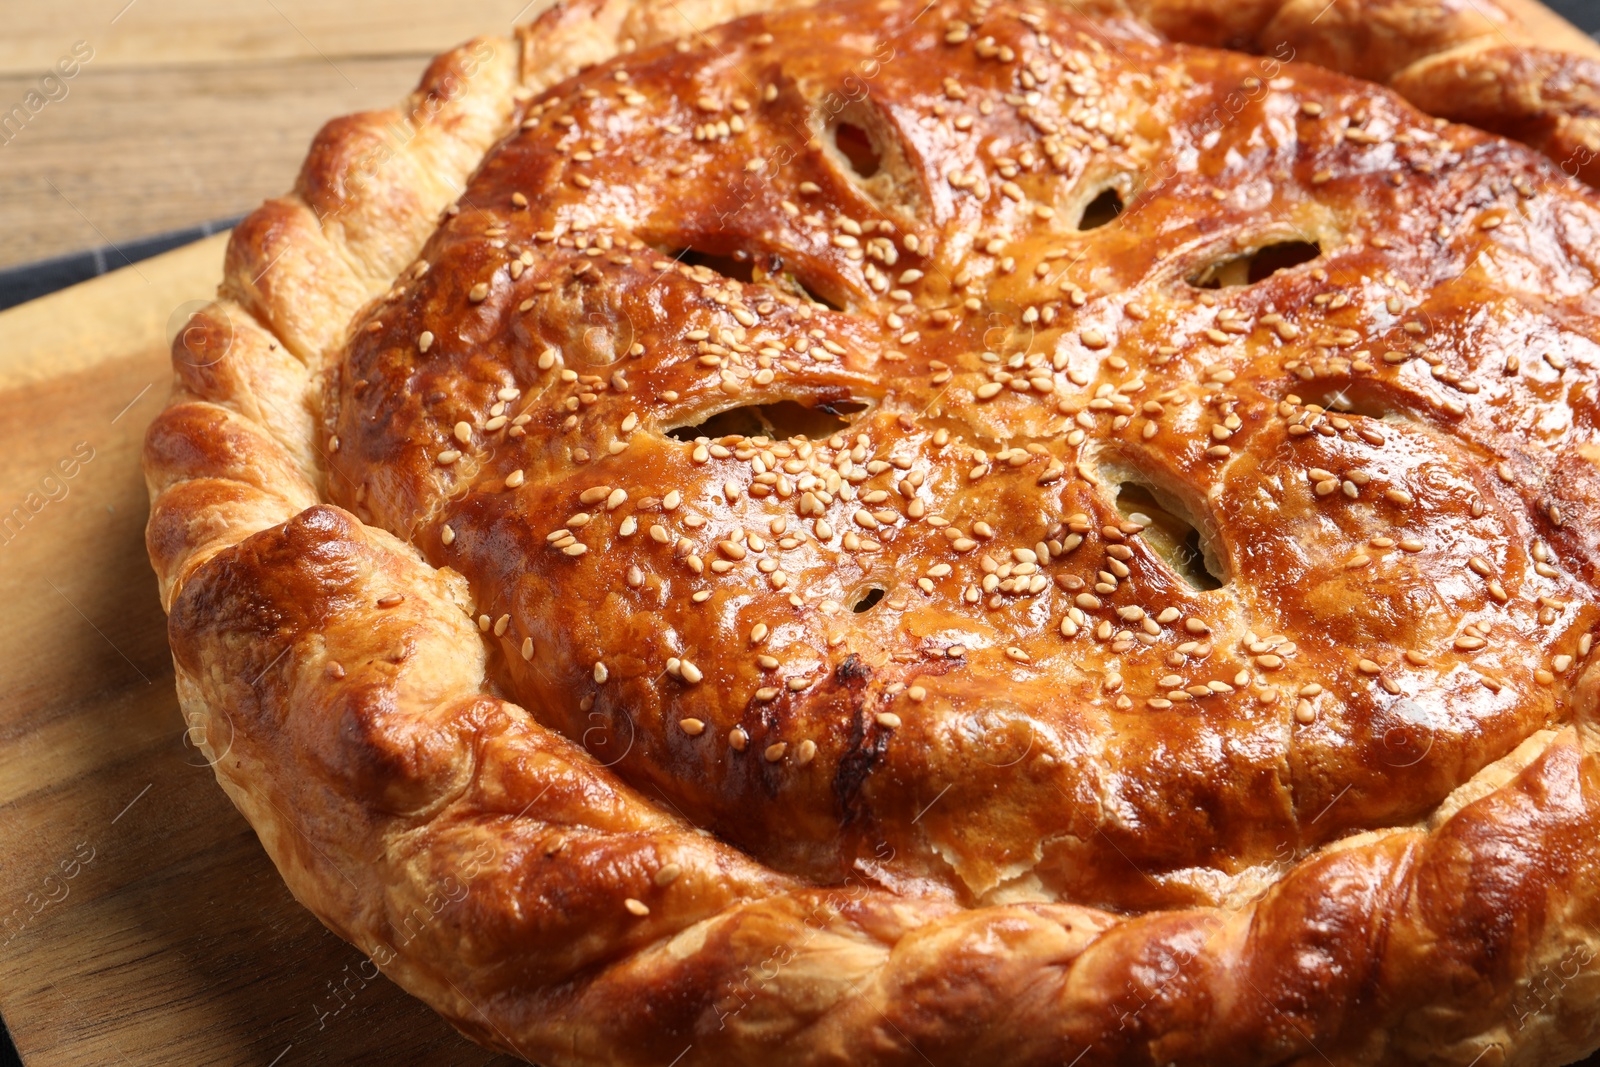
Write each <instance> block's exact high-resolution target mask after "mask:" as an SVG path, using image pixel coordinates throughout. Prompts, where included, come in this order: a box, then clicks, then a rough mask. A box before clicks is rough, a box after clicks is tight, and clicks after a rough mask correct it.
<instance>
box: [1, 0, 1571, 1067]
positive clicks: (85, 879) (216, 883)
mask: <svg viewBox="0 0 1600 1067" xmlns="http://www.w3.org/2000/svg"><path fill="white" fill-rule="evenodd" d="M539 2H542V0H536V3H539ZM521 6H522V3H521V0H505V2H501V0H479V2H477V3H474V4H471V5H451V4H443V5H441V4H435V3H412V2H409V0H384V2H382V3H379V2H378V0H341V2H340V3H339V4H337V5H334V4H330V3H326V2H325V0H250V2H248V3H247V2H243V0H240V2H231V3H218V2H216V0H133V3H132V4H129V3H128V0H92V2H90V0H86V2H80V3H77V4H74V5H72V7H71V8H70V9H68V8H65V7H63V6H62V5H59V4H23V3H20V2H9V3H6V4H5V5H4V7H3V8H0V16H4V18H3V20H0V25H4V26H5V31H4V33H3V35H0V112H4V111H6V110H8V109H9V107H10V104H11V103H12V102H15V101H17V100H20V99H22V97H23V96H24V94H25V93H26V92H27V91H28V90H29V88H30V87H31V86H33V85H35V84H36V83H37V80H38V72H39V71H41V70H42V69H43V68H44V67H46V66H48V65H50V64H53V63H54V62H55V61H56V60H57V59H58V58H59V57H61V56H64V55H69V54H70V53H71V50H72V47H73V45H74V43H75V42H77V41H80V40H81V41H85V42H88V43H89V45H90V47H92V48H93V50H94V57H93V59H91V60H90V61H89V62H88V63H87V65H84V66H83V67H82V69H81V70H80V72H79V73H78V75H77V76H76V77H75V78H73V79H72V80H71V82H70V83H68V93H67V96H66V97H65V98H64V99H61V100H59V101H54V102H51V103H50V104H48V105H47V106H45V107H44V108H43V109H42V110H41V111H40V112H39V114H38V115H36V116H34V117H33V119H32V120H31V121H30V122H29V124H28V125H27V126H26V128H24V129H23V131H22V132H21V133H20V134H19V135H18V136H16V137H15V138H13V139H12V140H11V142H10V143H7V144H4V145H0V266H3V265H7V264H12V263H17V262H23V261H27V260H31V259H36V258H39V257H43V256H47V255H51V254H55V253H59V252H65V251H71V250H74V249H78V248H82V247H87V246H92V245H95V244H98V243H101V242H102V241H111V242H115V241H119V240H123V239H126V238H129V237H133V236H138V235H143V234H146V233H150V232H153V231H157V230H161V229H167V228H172V227H177V226H184V225H190V224H193V223H196V222H199V221H201V220H204V219H208V218H215V217H219V216H227V215H232V214H238V213H242V212H244V211H246V210H248V209H249V208H250V207H252V206H254V204H255V203H256V202H257V201H259V200H260V199H261V198H263V197H265V196H268V195H272V194H274V193H277V192H279V191H281V190H282V189H284V188H287V187H288V185H289V184H290V182H291V181H292V179H293V176H294V173H295V170H296V168H297V167H298V166H299V161H300V159H301V156H302V154H303V152H304V149H305V145H306V143H307V141H308V140H309V138H310V136H311V134H312V133H313V131H314V130H315V129H316V127H317V126H318V125H319V124H320V123H321V122H322V121H323V120H325V119H326V118H328V117H330V116H332V115H336V114H340V113H342V112H345V111H350V110H354V109H357V108H362V107H374V106H383V105H386V104H388V103H390V102H392V101H393V100H394V99H395V98H397V97H398V96H399V95H400V94H401V93H402V92H404V91H405V90H406V89H407V88H409V87H410V85H411V84H412V82H413V81H414V79H415V78H416V76H417V75H418V73H419V72H420V70H421V68H422V66H423V64H424V62H425V61H426V58H427V57H428V56H431V55H432V54H433V53H434V52H436V51H438V50H439V49H440V48H441V47H442V46H444V45H445V44H447V43H450V42H453V41H456V40H459V39H463V38H466V37H469V36H471V35H472V34H474V33H477V32H501V31H504V30H505V29H506V28H508V27H509V26H510V25H511V22H512V20H513V18H515V17H516V16H517V13H518V10H519V8H521ZM523 17H524V18H526V17H527V16H526V15H524V16H523ZM224 240H225V238H223V237H217V238H213V239H210V240H207V241H204V242H201V243H199V244H197V245H193V246H190V247H188V248H185V249H182V250H180V251H177V252H173V253H169V254H168V255H165V256H162V257H159V258H157V259H153V260H148V261H145V262H143V263H140V264H138V266H137V267H135V268H128V269H124V270H122V271H119V272H117V273H114V274H111V275H108V276H106V277H103V278H100V279H97V280H95V281H93V282H89V283H87V284H86V285H83V286H79V287H77V288H75V289H72V290H69V291H67V292H64V293H61V294H58V295H56V296H52V297H48V298H46V299H44V300H41V301H36V302H35V303H32V304H29V305H25V306H23V307H20V308H16V309H14V310H12V311H9V312H5V313H0V443H3V449H4V454H5V457H6V458H5V462H4V463H0V604H3V605H4V606H5V610H4V611H3V612H0V650H3V656H0V1013H3V1014H4V1016H5V1019H6V1021H7V1023H8V1024H9V1025H10V1027H11V1029H12V1034H13V1037H14V1039H15V1041H16V1043H17V1045H18V1047H19V1050H20V1051H21V1053H22V1055H23V1057H24V1058H25V1060H26V1061H27V1063H28V1065H29V1067H48V1065H55V1064H72V1065H88V1064H93V1065H100V1064H124V1065H129V1067H135V1065H137V1067H143V1065H146V1064H169V1063H181V1064H211V1063H216V1064H230V1065H231V1064H263V1065H272V1067H280V1065H281V1067H289V1065H292V1064H296V1063H303V1064H311V1063H390V1062H401V1063H418V1064H435V1063H437V1064H446V1063H448V1064H488V1063H509V1062H510V1061H508V1060H504V1059H503V1058H499V1057H495V1056H493V1055H491V1054H489V1053H487V1052H484V1051H483V1050H481V1049H479V1048H477V1047H476V1046H475V1045H472V1044H470V1043H469V1042H467V1041H465V1040H464V1039H462V1038H460V1037H459V1036H457V1035H456V1034H455V1033H454V1032H453V1031H451V1030H450V1029H449V1028H448V1027H447V1026H446V1025H445V1024H444V1023H443V1022H441V1021H440V1020H439V1019H438V1018H437V1017H436V1016H434V1015H433V1014H432V1012H430V1011H429V1010H428V1009H426V1008H424V1007H423V1006H422V1005H421V1004H420V1003H418V1002H416V1001H413V1000H411V999H410V998H408V997H406V996H405V995H404V994H402V993H401V992H400V991H399V990H398V989H397V988H396V987H394V986H392V985H390V984H389V983H387V982H386V981H382V980H380V981H378V982H376V983H371V984H365V985H363V984H362V983H361V981H360V979H359V977H355V975H356V972H357V968H358V966H359V964H360V963H361V956H360V955H359V954H358V953H357V952H356V951H355V950H354V949H353V948H350V947H349V946H348V945H346V944H344V943H343V942H342V941H340V940H339V939H337V938H336V937H334V936H333V935H332V934H330V933H328V932H327V931H326V930H324V929H323V928H322V927H321V926H320V925H319V924H318V923H317V922H316V921H315V920H314V919H313V918H312V917H311V915H310V914H309V913H308V912H306V911H305V910H304V909H302V908H301V907H300V906H299V905H298V904H296V903H295V902H294V900H293V899H292V898H291V897H290V896H289V894H288V892H287V891H286V890H285V889H284V887H283V885H282V883H281V881H280V880H279V878H278V876H277V873H276V872H275V871H274V870H273V868H272V865H271V864H270V863H269V862H268V860H267V859H266V856H265V855H264V854H263V852H262V851H261V848H260V846H259V845H258V844H257V842H256V839H255V835H254V834H253V833H252V832H251V830H250V828H249V826H248V825H246V823H245V822H244V820H243V819H242V818H241V817H240V816H239V815H238V814H237V813H236V812H235V811H234V809H233V806H232V805H231V804H230V803H229V802H228V800H227V799H226V798H225V797H224V795H223V794H222V792H221V790H219V789H218V788H217V787H216V785H215V783H214V781H213V779H212V776H211V772H210V770H209V769H208V768H207V767H206V766H205V765H204V762H203V760H202V759H201V758H200V757H199V755H198V753H197V752H196V751H195V750H194V749H193V748H192V747H190V746H188V745H187V744H186V743H185V738H184V734H183V728H182V725H181V719H180V716H179V714H178V709H177V703H176V700H175V698H174V695H173V684H172V667H171V661H170V657H169V654H168V651H167V644H166V636H165V635H166V631H165V619H164V617H163V615H162V613H161V609H160V606H159V604H158V603H157V601H156V593H155V579H154V577H153V576H152V574H151V572H150V568H149V565H148V563H147V561H146V558H145V552H144V546H143V540H142V534H143V528H144V522H145V516H146V508H147V502H146V496H145V490H144V483H143V480H142V477H141V475H140V471H139V448H140V442H141V439H142V436H143V433H144V428H145V426H146V425H147V424H148V422H149V420H150V418H151V417H152V416H153V415H154V413H155V412H156V411H157V410H158V407H159V405H160V404H161V402H162V401H163V399H164V397H165V395H166V392H167V389H168V382H169V372H168V367H167V353H166V347H167V337H168V336H169V333H170V331H171V329H173V328H175V325H176V323H177V322H179V321H181V320H182V318H184V317H185V316H184V312H185V309H187V308H189V307H191V306H193V303H194V302H197V301H202V300H204V299H206V298H207V297H208V296H209V295H210V293H211V292H212V291H213V288H214V286H215V281H216V279H217V277H218V276H219V273H220V260H221V253H222V246H223V241H224ZM68 471H70V475H68V474H67V473H65V472H68ZM19 507H20V508H21V509H22V511H21V512H20V513H14V512H13V509H15V508H19ZM14 514H21V515H23V516H25V518H23V519H17V518H15V517H13V518H11V520H10V522H9V524H8V523H7V522H6V521H5V520H6V518H7V516H12V515H14ZM1592 1063H1593V1064H1597V1065H1600V1060H1597V1061H1592Z"/></svg>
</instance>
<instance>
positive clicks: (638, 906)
mask: <svg viewBox="0 0 1600 1067" xmlns="http://www.w3.org/2000/svg"><path fill="white" fill-rule="evenodd" d="M622 905H623V907H625V908H627V909H628V910H629V911H630V912H632V913H633V914H634V915H637V916H639V917H640V918H641V919H642V918H644V917H645V916H646V915H649V914H650V905H648V904H646V903H645V902H644V901H642V900H635V899H634V898H633V897H629V898H628V899H627V900H624V901H623V902H622Z"/></svg>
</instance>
